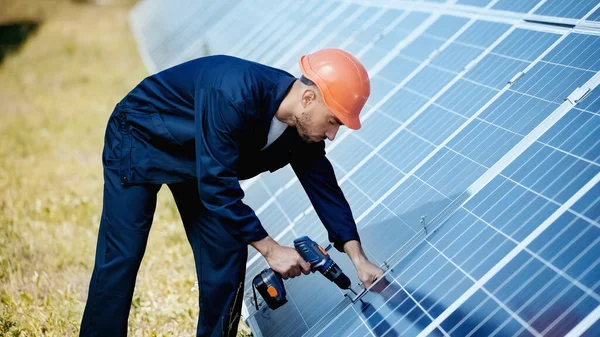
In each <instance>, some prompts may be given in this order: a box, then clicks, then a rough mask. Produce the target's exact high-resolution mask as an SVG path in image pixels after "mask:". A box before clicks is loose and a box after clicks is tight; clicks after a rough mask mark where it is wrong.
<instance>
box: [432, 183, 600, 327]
mask: <svg viewBox="0 0 600 337" xmlns="http://www.w3.org/2000/svg"><path fill="white" fill-rule="evenodd" d="M598 178H600V176H598V175H597V176H596V177H595V178H594V179H593V180H592V181H591V182H589V183H588V184H587V185H586V186H584V188H582V190H585V188H588V189H589V185H593V184H595V183H596V182H597V181H598V180H600V179H598ZM582 190H580V192H581V191H582ZM578 194H580V193H578ZM576 198H578V195H575V196H574V197H573V198H571V199H570V200H569V203H571V201H572V200H574V199H576ZM573 202H574V201H573ZM565 205H567V204H565ZM565 205H563V207H561V209H562V210H563V211H564V210H566V208H568V206H569V205H567V206H565ZM561 209H559V210H558V211H557V212H555V214H556V213H558V212H560V210H561ZM548 222H549V221H548V220H547V221H546V222H545V223H548ZM538 229H539V228H538ZM530 237H531V236H530ZM524 242H525V241H524ZM524 242H522V243H521V244H520V246H521V245H522V246H523V247H524V246H525V245H524V244H523V243H524ZM518 247H519V246H517V248H518ZM515 249H516V248H515ZM513 251H514V250H513ZM511 253H512V252H511ZM488 274H489V272H488ZM486 275H487V274H486ZM483 279H485V277H484V278H482V279H480V281H478V283H481V284H483V282H481V280H483ZM471 289H473V287H472V288H471ZM471 289H470V291H469V292H467V294H469V295H470V293H473V292H474V291H471ZM455 304H456V302H455ZM455 304H453V306H455ZM448 310H449V309H448ZM448 310H447V311H448ZM440 317H442V316H440ZM444 318H445V317H444ZM436 320H439V321H440V322H441V319H439V318H438V319H436ZM431 327H432V325H430V327H428V329H430V328H431ZM426 330H427V329H426ZM426 330H425V331H423V333H421V334H420V336H421V335H422V336H425V335H426V333H427V331H426Z"/></svg>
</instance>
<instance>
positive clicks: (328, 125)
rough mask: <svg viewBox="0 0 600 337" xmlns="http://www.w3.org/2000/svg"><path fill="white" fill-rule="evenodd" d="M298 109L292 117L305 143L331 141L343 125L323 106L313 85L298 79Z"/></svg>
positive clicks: (310, 82) (302, 78)
mask: <svg viewBox="0 0 600 337" xmlns="http://www.w3.org/2000/svg"><path fill="white" fill-rule="evenodd" d="M300 83H301V85H300V86H299V87H300V90H299V93H300V107H301V108H300V109H299V110H298V112H297V113H296V114H295V115H294V120H295V126H296V129H297V130H298V133H299V134H300V137H302V139H303V140H304V141H305V142H309V143H311V142H320V141H322V140H324V139H329V140H333V139H334V138H335V135H336V134H337V132H338V130H339V128H340V126H342V125H343V123H342V122H341V121H340V120H339V118H337V117H336V116H335V115H334V114H333V112H332V111H331V110H330V109H329V108H328V107H327V105H325V102H324V101H323V96H322V94H321V91H320V90H319V88H318V87H317V86H316V85H315V83H314V82H313V81H311V80H309V79H308V78H306V77H304V76H302V77H300Z"/></svg>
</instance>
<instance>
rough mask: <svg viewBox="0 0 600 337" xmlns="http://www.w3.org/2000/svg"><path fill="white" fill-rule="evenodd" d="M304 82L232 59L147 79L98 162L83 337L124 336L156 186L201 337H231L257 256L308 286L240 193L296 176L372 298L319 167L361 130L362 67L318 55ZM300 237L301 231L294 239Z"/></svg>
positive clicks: (341, 210) (345, 213)
mask: <svg viewBox="0 0 600 337" xmlns="http://www.w3.org/2000/svg"><path fill="white" fill-rule="evenodd" d="M300 67H301V69H302V73H303V75H304V76H303V77H302V78H301V79H300V80H297V79H296V78H294V77H293V76H292V75H290V74H289V73H287V72H284V71H282V70H278V69H275V68H271V67H268V66H265V65H261V64H258V63H254V62H250V61H246V60H242V59H238V58H234V57H230V56H222V55H221V56H210V57H204V58H199V59H195V60H192V61H189V62H186V63H183V64H180V65H178V66H175V67H173V68H170V69H167V70H164V71H162V72H160V73H158V74H155V75H153V76H149V77H147V78H146V79H144V80H143V81H142V82H140V83H139V84H138V85H137V86H136V87H135V88H134V89H133V90H132V91H131V92H129V93H128V94H127V95H126V96H125V98H124V99H123V100H122V101H121V102H119V103H118V104H117V106H116V108H115V110H114V112H113V114H112V115H111V117H110V119H109V122H108V126H107V131H106V137H105V147H104V151H103V154H102V162H103V166H104V179H105V184H104V204H103V211H102V218H101V222H100V229H99V233H98V244H97V249H96V260H95V266H94V271H93V274H92V279H91V282H90V288H89V294H88V300H87V304H86V308H85V312H84V315H83V320H82V323H81V336H110V337H115V336H125V335H126V334H127V318H128V315H129V309H130V306H131V300H132V296H133V291H134V286H135V279H136V275H137V272H138V269H139V266H140V262H141V260H142V257H143V255H144V251H145V247H146V242H147V239H148V232H149V230H150V226H151V224H152V218H153V215H154V210H155V207H156V194H157V192H158V190H159V189H160V187H161V185H162V184H167V185H168V186H169V189H170V190H171V192H172V193H173V197H174V199H175V203H176V204H177V208H178V210H179V212H180V214H181V218H182V220H183V224H184V227H185V230H186V234H187V237H188V240H189V242H190V244H191V246H192V250H193V253H194V259H195V262H196V271H197V277H198V283H199V288H200V289H199V290H200V299H199V302H200V316H199V318H198V330H197V335H198V336H215V337H216V336H235V334H236V331H237V325H238V323H239V313H240V310H241V303H242V291H240V290H241V289H243V282H244V274H245V267H246V259H247V245H248V244H250V245H252V246H253V247H254V248H255V249H257V250H258V251H259V252H260V253H261V254H262V255H263V256H264V258H265V259H266V261H267V263H268V264H269V266H270V267H271V268H273V270H275V271H276V272H278V273H280V274H281V275H282V276H283V277H284V278H285V279H287V278H289V277H296V276H299V275H300V273H301V272H302V273H304V274H308V273H309V267H308V265H307V264H306V262H304V261H303V260H302V258H301V257H300V255H299V254H298V253H297V252H296V250H295V249H294V248H291V247H283V246H280V245H279V244H278V243H277V242H275V241H274V240H273V239H272V238H271V237H269V236H268V234H267V232H266V231H265V229H264V228H263V227H262V225H261V223H260V221H259V219H258V218H257V217H256V215H255V213H254V212H253V211H252V209H250V207H248V206H247V205H245V204H244V203H242V198H243V196H244V193H243V191H242V189H241V188H240V184H239V180H242V179H247V178H250V177H254V176H256V175H258V174H260V173H261V172H264V171H267V170H270V171H275V170H277V169H279V168H281V167H283V166H285V165H287V164H291V165H292V168H293V170H294V172H295V173H296V175H297V177H298V179H299V181H300V183H301V184H302V186H303V187H304V189H305V191H306V193H307V194H308V197H309V199H310V200H311V203H312V204H313V206H314V208H315V211H316V212H317V214H318V216H319V218H320V219H321V221H322V222H323V224H324V225H325V227H326V229H327V231H328V234H329V240H330V241H332V242H333V243H334V246H335V247H336V249H338V250H339V251H341V252H345V253H347V254H348V256H349V257H350V259H351V260H352V262H353V264H354V266H355V267H356V269H357V273H358V276H359V279H360V280H361V281H362V282H363V283H364V284H365V285H366V286H369V285H370V284H371V283H372V282H373V281H374V280H375V279H376V278H378V277H380V276H381V275H382V274H383V270H381V269H380V268H378V267H377V266H375V265H373V264H372V263H370V262H369V261H368V260H367V258H366V256H365V254H364V253H363V250H362V248H361V245H360V240H359V236H358V233H357V230H356V224H355V223H354V219H353V216H352V213H351V211H350V207H349V206H348V203H347V201H346V199H345V197H344V195H343V194H342V191H341V190H340V188H339V186H338V184H337V181H336V178H335V175H334V172H333V169H332V167H331V164H330V163H329V161H328V160H327V158H326V157H325V150H324V147H325V143H324V140H325V139H326V138H328V139H329V140H333V139H334V138H335V135H336V133H337V131H338V129H339V127H340V126H342V125H346V126H347V127H349V128H351V129H359V128H360V126H361V125H360V120H359V113H360V110H361V109H362V108H363V106H364V104H365V102H366V100H367V98H368V96H369V94H370V82H369V77H368V74H367V72H366V70H365V68H364V67H363V66H362V64H360V62H359V61H358V60H357V59H356V58H354V57H353V56H352V55H350V54H349V53H347V52H345V51H343V50H339V49H324V50H320V51H318V52H316V53H314V54H310V55H306V56H303V57H302V58H301V59H300ZM299 230H300V231H301V229H299Z"/></svg>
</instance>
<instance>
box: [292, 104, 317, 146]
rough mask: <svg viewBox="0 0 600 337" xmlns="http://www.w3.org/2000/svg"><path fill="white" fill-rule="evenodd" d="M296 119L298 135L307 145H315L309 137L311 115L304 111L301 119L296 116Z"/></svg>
mask: <svg viewBox="0 0 600 337" xmlns="http://www.w3.org/2000/svg"><path fill="white" fill-rule="evenodd" d="M294 118H295V119H296V130H298V135H299V136H300V138H301V139H302V141H303V142H305V143H314V141H313V140H312V139H311V138H310V136H308V131H307V128H308V127H307V125H308V124H309V123H310V119H311V118H310V115H309V114H308V113H307V112H306V111H303V112H302V115H300V118H298V117H296V116H294Z"/></svg>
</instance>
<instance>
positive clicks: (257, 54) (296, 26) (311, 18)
mask: <svg viewBox="0 0 600 337" xmlns="http://www.w3.org/2000/svg"><path fill="white" fill-rule="evenodd" d="M335 5H336V4H334V3H332V2H329V3H325V5H321V4H317V3H316V2H313V3H312V6H313V9H312V10H310V11H307V10H306V8H304V6H301V7H300V8H299V9H298V10H297V12H296V13H294V15H288V17H287V18H286V20H285V22H284V23H283V24H282V25H281V26H280V27H278V29H277V30H276V31H275V33H274V34H273V35H270V36H269V37H268V38H267V39H265V41H262V43H260V42H259V41H257V42H259V43H258V45H259V48H256V49H255V50H254V51H253V52H252V53H251V54H250V55H249V56H248V58H249V59H251V60H253V61H256V62H260V63H265V62H266V56H267V55H269V54H270V53H271V52H272V50H273V49H276V48H278V46H280V45H282V44H287V43H290V42H292V41H293V37H295V36H297V34H298V33H299V32H300V31H303V30H307V29H309V25H312V24H314V23H315V22H316V21H317V20H318V19H321V18H322V17H323V16H324V15H326V14H328V11H329V10H330V8H331V6H335Z"/></svg>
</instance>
